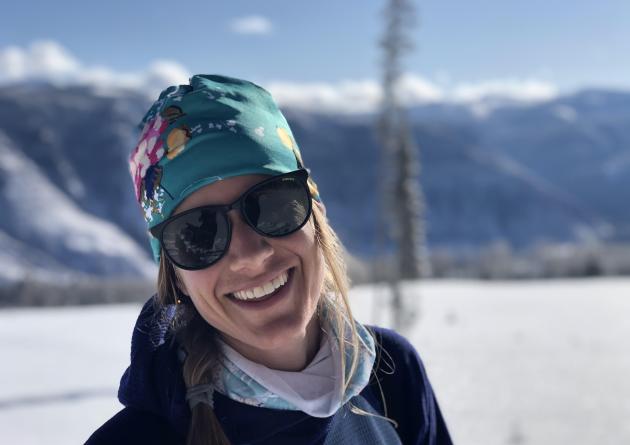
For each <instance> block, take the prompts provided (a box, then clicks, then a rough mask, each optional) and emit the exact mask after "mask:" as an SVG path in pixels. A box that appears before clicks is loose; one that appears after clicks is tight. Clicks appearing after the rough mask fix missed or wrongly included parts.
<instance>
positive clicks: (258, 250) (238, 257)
mask: <svg viewBox="0 0 630 445" xmlns="http://www.w3.org/2000/svg"><path fill="white" fill-rule="evenodd" d="M229 216H230V222H231V223H232V239H231V241H230V248H229V250H228V253H227V256H228V258H229V261H230V264H229V267H230V270H231V271H232V272H247V273H251V274H258V273H260V272H262V271H263V269H264V268H265V267H266V265H267V264H266V263H267V259H268V258H269V257H270V256H272V255H273V254H274V249H273V246H272V245H271V244H270V243H269V240H268V239H267V238H265V237H264V236H262V235H259V234H258V233H256V232H255V231H254V229H252V228H251V227H250V226H249V225H248V224H247V223H246V222H245V221H243V218H242V216H241V214H240V213H239V212H238V211H235V210H233V211H231V212H230V213H229Z"/></svg>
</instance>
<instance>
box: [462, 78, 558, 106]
mask: <svg viewBox="0 0 630 445" xmlns="http://www.w3.org/2000/svg"><path fill="white" fill-rule="evenodd" d="M557 94H558V91H557V89H556V87H555V86H553V85H552V84H550V83H549V82H544V81H540V80H536V79H495V80H489V81H484V82H478V83H462V84H459V85H456V86H455V88H454V89H453V91H452V93H451V96H452V98H453V100H454V101H456V102H475V101H479V100H483V99H487V98H493V97H504V98H509V99H513V100H517V101H525V102H530V101H540V100H548V99H551V98H553V97H555V96H556V95H557Z"/></svg>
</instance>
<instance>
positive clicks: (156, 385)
mask: <svg viewBox="0 0 630 445" xmlns="http://www.w3.org/2000/svg"><path fill="white" fill-rule="evenodd" d="M174 315H175V306H174V305H169V306H167V307H165V308H162V309H160V308H159V306H158V305H157V303H156V296H153V297H151V298H150V299H149V300H148V301H147V302H146V303H145V304H144V306H143V308H142V311H141V312H140V315H139V316H138V320H137V321H136V325H135V327H134V329H133V335H132V337H131V364H130V365H129V367H128V368H127V370H126V371H125V373H124V374H123V376H122V378H121V380H120V387H119V389H118V400H119V401H120V403H122V404H123V405H124V406H126V407H131V408H137V409H140V410H143V411H147V412H150V413H152V414H155V415H157V416H159V417H162V418H164V419H165V420H167V421H168V422H169V423H170V424H171V426H172V427H173V429H175V430H176V431H177V432H178V433H180V434H181V435H183V436H185V435H186V432H187V430H188V423H189V420H190V409H189V408H188V404H187V403H186V399H185V394H186V385H185V384H184V379H183V376H182V368H181V364H180V362H179V360H178V353H177V351H178V345H177V343H176V342H175V341H174V339H173V338H172V336H171V335H170V334H169V326H170V324H171V322H172V320H173V317H174Z"/></svg>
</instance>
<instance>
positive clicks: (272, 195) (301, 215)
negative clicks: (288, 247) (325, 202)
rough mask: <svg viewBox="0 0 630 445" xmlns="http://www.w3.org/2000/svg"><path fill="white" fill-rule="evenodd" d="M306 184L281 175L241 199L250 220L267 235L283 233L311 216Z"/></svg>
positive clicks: (295, 228)
mask: <svg viewBox="0 0 630 445" xmlns="http://www.w3.org/2000/svg"><path fill="white" fill-rule="evenodd" d="M310 205H311V203H310V199H309V196H308V192H307V191H306V188H305V185H304V184H303V183H302V182H301V181H299V180H297V179H295V178H290V177H289V178H281V179H278V180H276V181H270V182H267V183H265V184H263V185H261V186H260V187H258V188H256V189H254V190H253V191H252V192H251V193H249V194H248V195H247V197H246V198H245V201H244V202H243V211H244V212H245V215H246V217H247V218H248V220H249V222H250V223H251V224H252V226H254V227H255V228H256V230H258V231H259V232H261V233H264V234H265V235H268V236H282V235H288V234H289V233H292V232H295V231H296V230H297V229H299V228H300V227H302V225H304V223H305V222H306V220H307V219H308V217H309V215H310V210H311V207H310Z"/></svg>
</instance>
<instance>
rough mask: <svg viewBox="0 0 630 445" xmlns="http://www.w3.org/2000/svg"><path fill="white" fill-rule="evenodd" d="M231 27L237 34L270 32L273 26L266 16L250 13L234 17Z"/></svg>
mask: <svg viewBox="0 0 630 445" xmlns="http://www.w3.org/2000/svg"><path fill="white" fill-rule="evenodd" d="M230 29H231V30H232V31H233V32H235V33H237V34H269V33H270V32H271V30H272V29H273V26H272V24H271V22H270V21H269V20H268V19H267V18H265V17H262V16H259V15H250V16H247V17H240V18H237V19H234V20H233V21H232V23H230Z"/></svg>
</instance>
